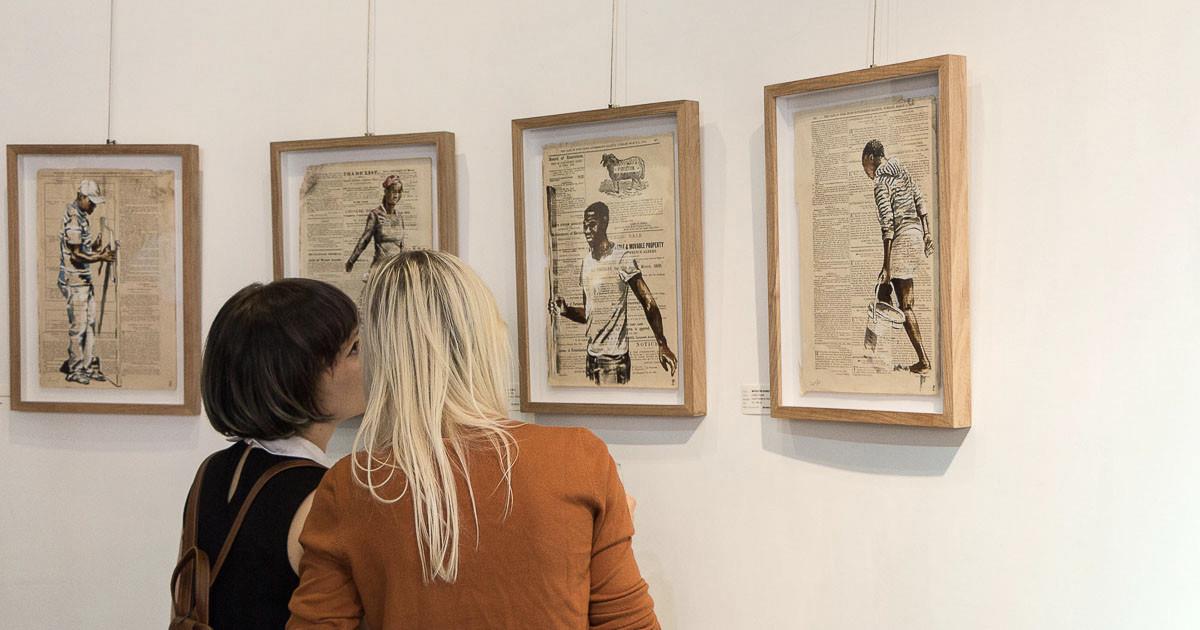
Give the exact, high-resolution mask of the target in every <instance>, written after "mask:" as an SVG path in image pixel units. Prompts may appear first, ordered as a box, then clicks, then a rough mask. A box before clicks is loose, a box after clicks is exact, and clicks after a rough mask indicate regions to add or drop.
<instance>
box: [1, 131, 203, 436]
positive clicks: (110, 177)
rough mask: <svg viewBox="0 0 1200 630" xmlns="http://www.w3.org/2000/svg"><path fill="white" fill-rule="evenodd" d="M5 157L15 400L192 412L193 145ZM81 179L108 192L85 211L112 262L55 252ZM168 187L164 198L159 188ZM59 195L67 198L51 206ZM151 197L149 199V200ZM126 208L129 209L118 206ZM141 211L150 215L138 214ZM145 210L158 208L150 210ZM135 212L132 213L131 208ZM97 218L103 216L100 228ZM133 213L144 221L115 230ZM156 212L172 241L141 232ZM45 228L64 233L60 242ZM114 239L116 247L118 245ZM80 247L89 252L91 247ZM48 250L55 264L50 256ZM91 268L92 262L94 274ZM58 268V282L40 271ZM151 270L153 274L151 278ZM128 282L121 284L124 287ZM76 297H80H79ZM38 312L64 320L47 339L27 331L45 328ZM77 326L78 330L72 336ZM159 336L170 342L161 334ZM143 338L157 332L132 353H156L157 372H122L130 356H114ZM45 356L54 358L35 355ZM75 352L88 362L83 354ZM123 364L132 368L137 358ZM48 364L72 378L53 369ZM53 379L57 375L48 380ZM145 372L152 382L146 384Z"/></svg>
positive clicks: (196, 225)
mask: <svg viewBox="0 0 1200 630" xmlns="http://www.w3.org/2000/svg"><path fill="white" fill-rule="evenodd" d="M7 154H8V256H9V259H8V260H9V344H10V359H9V361H10V363H9V365H10V370H11V371H10V387H11V393H12V406H13V409H14V410H16V411H37V412H54V413H111V414H154V415H196V414H199V413H200V274H201V260H200V200H199V198H200V190H199V171H200V169H199V149H198V148H197V147H196V145H190V144H170V145H168V144H153V145H151V144H136V145H135V144H130V145H125V144H112V145H86V144H81V145H8V150H7ZM43 177H45V178H46V179H45V180H44V185H42V186H39V183H40V182H43V179H42V178H43ZM85 179H86V180H88V181H91V182H92V183H93V184H95V185H96V186H97V188H92V189H90V190H92V191H93V192H95V191H98V193H97V194H98V195H99V196H100V197H103V196H104V195H108V199H106V200H105V201H104V203H105V204H106V205H98V206H95V208H94V209H93V210H91V211H88V212H86V215H87V216H88V217H91V218H92V219H95V218H96V217H94V216H92V215H93V213H98V214H99V215H100V219H99V221H98V223H99V225H98V226H97V230H96V234H95V235H93V238H94V237H95V236H102V237H103V238H102V242H103V244H101V251H102V250H103V249H104V248H105V247H107V246H108V245H113V246H114V247H116V254H115V260H114V261H112V262H109V263H95V262H94V263H88V264H83V263H75V262H68V263H62V262H61V261H62V258H61V256H62V255H63V254H62V253H61V252H60V249H61V248H65V247H67V245H64V244H63V243H65V242H67V241H66V240H65V237H64V236H63V234H66V232H67V230H66V225H65V222H66V219H65V217H66V216H67V215H64V214H63V210H62V208H63V207H66V208H67V212H68V213H70V212H71V209H72V204H78V203H80V201H79V200H77V199H76V196H77V195H78V194H79V190H80V188H83V187H84V183H83V180H85ZM76 182H78V183H76ZM113 193H116V195H115V196H114V194H113ZM168 193H170V195H171V196H170V197H167V194H168ZM85 196H86V195H85ZM43 197H45V198H44V199H43ZM51 197H54V199H53V200H52V199H51ZM59 197H61V198H62V199H59ZM80 199H81V198H80ZM148 200H149V201H148ZM59 202H65V203H64V204H63V205H62V206H60V205H59ZM155 203H156V204H157V206H156V207H152V206H148V205H147V204H155ZM75 207H76V208H77V207H78V206H77V205H75ZM130 207H133V208H136V210H127V208H130ZM148 209H149V212H150V216H153V217H154V218H147V215H146V212H147V210H148ZM52 212H53V213H54V215H53V216H51V213H52ZM154 212H158V213H159V216H154V214H153V213H154ZM135 213H140V215H141V216H140V217H139V216H135ZM168 217H170V218H168ZM106 221H107V222H109V223H111V225H108V226H107V227H106ZM130 221H142V222H143V223H141V224H139V223H134V225H133V226H129V227H127V228H126V227H124V226H125V225H126V224H127V223H128V222H130ZM163 221H169V222H170V223H171V226H172V228H174V229H173V235H174V238H173V239H170V241H169V243H170V246H169V249H168V242H167V241H163V240H161V234H162V232H160V231H155V230H154V229H150V226H156V225H157V226H161V224H162V222H163ZM39 222H40V223H41V225H39ZM155 222H157V223H155ZM84 223H85V224H87V225H88V229H87V230H86V231H84V230H82V229H81V228H79V223H78V222H76V223H73V224H72V225H73V226H74V228H73V230H72V231H73V232H85V233H90V225H91V220H90V219H89V220H87V221H84ZM51 224H53V225H51ZM114 225H115V227H114ZM59 226H63V227H59ZM51 229H54V230H62V232H61V233H60V236H59V240H58V241H57V243H56V242H54V237H53V235H52V234H51V233H50V230H51ZM122 238H124V240H125V243H124V244H121V240H122ZM43 248H45V249H43ZM63 251H65V250H63ZM89 251H90V252H91V253H93V254H94V253H95V251H94V250H92V249H91V247H89ZM39 256H40V258H41V259H40V260H39ZM155 256H157V259H155V258H154V257H155ZM52 258H53V259H56V260H58V261H59V262H53V261H52V260H51V259H52ZM168 259H170V262H168ZM123 261H128V264H129V265H131V266H130V267H126V268H124V269H122V266H121V264H120V263H121V262H123ZM153 263H157V264H159V265H162V266H166V265H168V264H170V265H171V266H173V267H174V269H175V273H174V274H173V275H169V274H162V275H160V274H158V273H157V272H156V271H152V272H151V273H147V269H146V267H145V265H147V264H150V269H151V270H153V269H154V266H153ZM65 264H70V265H72V270H71V271H70V272H68V271H66V267H65V266H64V265H65ZM105 265H107V268H105ZM95 267H99V268H100V269H97V270H96V271H92V270H93V269H94V268H95ZM39 271H40V272H43V273H39ZM55 271H57V272H58V278H59V279H58V280H57V281H56V280H54V278H51V277H49V276H50V275H53V272H55ZM72 274H73V275H72ZM93 274H98V275H95V276H93ZM67 276H71V277H70V279H69V280H67V279H65V278H67ZM118 276H120V280H118V279H117V277H118ZM130 276H132V277H130ZM101 277H103V280H101ZM154 277H161V278H162V279H161V280H154V279H152V278H154ZM56 283H57V284H58V285H59V288H58V291H61V292H62V293H63V296H64V298H65V299H66V308H67V309H68V310H67V314H66V316H65V317H60V316H59V312H61V311H59V309H62V308H63V306H59V305H57V304H54V303H53V301H54V300H53V298H55V297H57V295H56V294H55V293H56V292H55V290H54V284H56ZM93 283H94V284H93ZM131 284H132V286H131ZM68 285H69V286H68ZM76 285H78V286H76ZM118 286H120V287H121V288H118ZM126 286H129V287H130V288H128V289H125V288H124V287H126ZM85 287H86V289H85ZM89 293H91V296H88V294H89ZM76 294H78V298H80V299H79V300H78V302H76ZM170 295H173V296H174V301H173V304H174V307H173V310H169V311H166V310H159V311H152V312H151V313H150V314H149V315H147V313H145V312H144V311H143V310H139V308H138V304H139V302H140V303H141V305H142V309H144V308H145V302H146V300H149V301H150V303H153V304H156V305H159V307H160V308H161V298H162V296H170ZM88 297H90V298H91V299H89V300H88V301H90V302H92V303H90V304H87V306H86V307H85V306H84V300H85V299H87V298H88ZM126 299H128V300H129V305H128V306H122V305H121V301H122V300H126ZM167 299H168V300H169V299H171V298H170V297H167ZM97 302H98V304H96V303H97ZM110 303H111V305H112V310H111V311H110V313H109V319H110V321H111V320H113V319H115V320H116V321H115V323H114V324H113V327H114V328H115V330H111V331H110V332H109V334H108V336H106V335H105V332H104V331H101V329H100V326H101V325H102V324H103V323H104V322H103V320H104V313H105V310H104V309H105V308H106V307H107V306H108V305H109V304H110ZM42 308H45V310H44V311H42V310H41V309H42ZM83 308H86V309H87V312H88V317H87V318H86V319H85V318H83V317H81V316H80V315H79V314H77V312H76V309H83ZM95 310H98V312H99V315H98V321H95V320H96V319H97V318H96V313H95V312H93V311H95ZM112 311H115V312H112ZM156 313H157V315H156ZM164 313H169V314H170V315H171V317H172V318H173V323H174V325H173V326H170V325H164V324H163V322H164V321H166V320H164V319H163V318H162V315H163V314H164ZM43 314H46V315H47V317H48V318H49V317H58V318H59V319H62V320H63V322H68V323H63V322H56V323H53V324H52V325H54V326H58V325H59V324H61V325H62V326H66V327H67V328H66V329H65V330H57V331H50V332H53V333H54V334H55V335H58V334H61V335H63V336H64V338H63V339H61V340H55V342H54V343H51V342H49V341H47V340H44V339H41V338H38V335H39V334H40V333H35V332H34V331H41V330H43V329H42V324H43V320H42V315H43ZM139 316H140V317H139ZM73 318H77V319H73ZM31 323H32V324H33V325H30V324H31ZM152 324H157V325H158V328H157V329H150V330H148V331H147V332H142V331H143V330H145V328H146V327H147V326H149V325H152ZM47 325H51V324H47ZM76 326H79V327H80V328H82V330H81V331H80V332H79V333H73V332H72V330H71V329H72V328H75V327H76ZM31 329H32V330H31ZM123 332H124V333H125V338H126V339H128V338H129V337H134V338H136V339H138V343H137V344H133V343H132V342H130V344H128V345H127V344H126V343H125V342H124V341H122V333H123ZM75 334H78V335H80V336H79V337H78V338H76V339H71V338H72V337H74V335H75ZM164 334H166V335H167V336H168V337H169V339H166V340H163V339H162V336H163V335H164ZM148 335H150V336H148ZM150 338H153V339H157V340H158V341H159V346H158V347H157V348H151V350H153V354H142V355H140V358H141V359H142V360H143V361H147V360H157V361H158V364H157V368H158V371H157V372H156V373H154V374H153V375H151V376H147V374H146V372H147V370H148V369H149V368H147V365H148V364H146V363H142V364H140V367H139V369H137V370H134V369H132V367H131V369H130V370H129V371H126V370H125V365H126V359H127V358H128V357H122V353H123V352H125V351H126V350H128V351H130V352H133V353H134V354H135V356H138V355H137V352H138V351H140V352H142V353H148V352H151V350H147V349H146V348H147V344H146V340H147V339H150ZM60 341H61V342H69V343H65V344H64V345H68V349H67V351H66V352H64V353H62V354H63V355H65V356H66V357H67V358H66V360H64V361H63V362H62V364H61V367H60V368H58V369H54V368H53V366H52V363H56V362H57V360H58V354H59V350H58V348H59V347H61V346H60V345H59V343H58V342H60ZM135 346H137V347H136V348H135ZM49 354H54V355H55V356H53V357H50V356H43V355H49ZM114 354H115V355H116V356H115V360H114V357H113V356H112V355H114ZM83 357H92V359H91V360H90V361H85V360H84V359H83ZM147 357H153V359H148V358H147ZM164 357H167V358H165V359H164ZM84 363H88V364H89V365H83V364H84ZM128 363H130V365H131V366H132V365H133V364H136V363H137V360H136V359H134V360H129V361H128ZM47 365H50V367H47ZM69 365H75V366H76V367H75V368H72V367H69ZM76 368H77V369H76ZM151 371H153V370H151ZM57 372H62V373H63V374H65V375H67V376H68V377H70V378H67V377H64V376H59V375H58V374H57ZM81 375H83V376H86V377H87V378H84V377H83V376H81ZM60 379H61V380H62V382H61V383H60V382H57V381H59V380H60ZM151 381H153V382H154V383H156V384H155V385H153V386H151V385H149V383H150V382H151ZM68 383H69V385H68Z"/></svg>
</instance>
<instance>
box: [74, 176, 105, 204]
mask: <svg viewBox="0 0 1200 630" xmlns="http://www.w3.org/2000/svg"><path fill="white" fill-rule="evenodd" d="M79 194H81V195H84V196H86V197H87V198H88V199H91V200H92V203H96V204H99V203H104V197H103V196H101V194H100V184H97V183H96V182H94V181H92V180H90V179H85V180H83V181H81V182H79Z"/></svg>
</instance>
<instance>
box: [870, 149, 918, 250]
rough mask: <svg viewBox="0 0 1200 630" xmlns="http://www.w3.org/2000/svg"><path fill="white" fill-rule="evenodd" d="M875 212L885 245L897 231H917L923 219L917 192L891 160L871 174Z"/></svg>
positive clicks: (904, 173) (903, 169)
mask: <svg viewBox="0 0 1200 630" xmlns="http://www.w3.org/2000/svg"><path fill="white" fill-rule="evenodd" d="M875 208H876V209H877V210H879V227H880V228H881V229H882V230H883V240H885V241H886V240H891V239H893V238H895V236H896V233H897V232H900V231H901V230H905V229H908V228H911V227H917V228H920V227H921V218H922V217H924V216H925V215H926V212H927V211H926V209H925V198H924V197H922V196H921V189H920V188H918V187H917V184H916V182H914V181H913V180H912V177H910V176H909V175H908V171H907V170H906V169H905V168H904V167H903V166H901V165H900V162H899V161H897V160H896V159H894V158H889V159H888V160H887V161H886V162H884V163H883V164H880V165H879V168H878V169H877V170H876V171H875Z"/></svg>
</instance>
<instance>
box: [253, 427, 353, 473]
mask: <svg viewBox="0 0 1200 630" xmlns="http://www.w3.org/2000/svg"><path fill="white" fill-rule="evenodd" d="M242 441H243V442H245V443H247V444H249V445H250V446H251V448H261V449H262V450H264V451H266V452H268V453H271V454H272V455H280V456H282V457H303V458H305V459H311V460H313V461H314V462H317V463H318V464H320V465H322V466H324V467H326V468H329V467H330V466H333V459H332V458H330V457H329V455H328V454H327V453H326V452H325V451H323V450H321V447H319V446H317V445H316V444H313V443H312V442H309V441H308V440H306V439H304V438H302V437H300V436H299V435H293V436H292V437H288V438H282V439H278V440H256V439H254V438H244V439H243V440H242Z"/></svg>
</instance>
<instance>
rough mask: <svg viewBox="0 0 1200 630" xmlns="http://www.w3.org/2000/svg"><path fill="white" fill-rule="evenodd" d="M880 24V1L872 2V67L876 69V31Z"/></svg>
mask: <svg viewBox="0 0 1200 630" xmlns="http://www.w3.org/2000/svg"><path fill="white" fill-rule="evenodd" d="M878 24H879V0H871V67H872V68H874V67H875V31H876V30H877V28H878Z"/></svg>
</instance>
